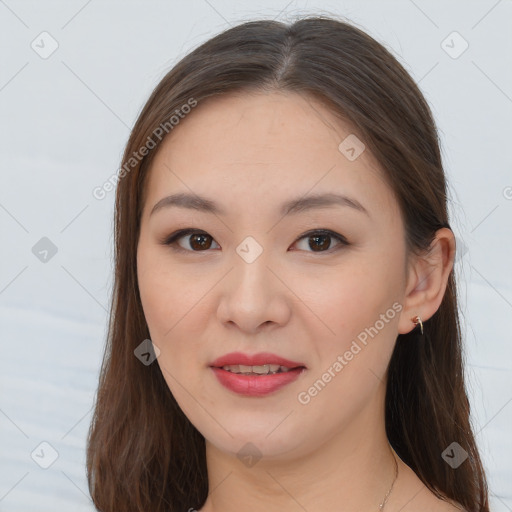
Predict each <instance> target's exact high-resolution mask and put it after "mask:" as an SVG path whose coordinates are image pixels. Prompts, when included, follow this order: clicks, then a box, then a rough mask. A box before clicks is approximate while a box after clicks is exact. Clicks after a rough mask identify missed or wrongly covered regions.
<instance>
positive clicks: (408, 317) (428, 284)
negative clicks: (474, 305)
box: [398, 228, 455, 334]
mask: <svg viewBox="0 0 512 512" xmlns="http://www.w3.org/2000/svg"><path fill="white" fill-rule="evenodd" d="M454 258H455V236H454V234H453V232H452V230H451V229H449V228H441V229H439V230H438V231H437V232H436V236H435V238H434V240H433V241H432V244H431V245H430V248H429V250H428V251H427V253H426V254H424V255H422V256H414V257H413V258H412V261H411V263H410V265H409V269H408V276H407V286H406V290H405V298H404V304H403V306H404V307H403V309H402V311H401V313H400V321H399V323H398V332H399V334H407V333H408V332H410V331H412V330H413V329H414V328H415V327H416V324H415V323H414V322H413V319H414V318H415V317H416V315H418V316H419V317H420V318H421V321H422V322H423V323H425V321H426V320H428V319H429V318H430V317H431V316H432V315H433V314H434V313H435V312H436V311H437V310H438V308H439V306H440V305H441V302H442V300H443V297H444V293H445V290H446V285H447V283H448V278H449V276H450V272H451V271H452V269H453V262H454Z"/></svg>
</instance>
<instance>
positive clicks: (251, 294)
mask: <svg viewBox="0 0 512 512" xmlns="http://www.w3.org/2000/svg"><path fill="white" fill-rule="evenodd" d="M271 253H272V251H270V250H267V249H265V248H264V247H263V245H262V244H261V243H259V242H258V241H257V240H256V239H255V238H254V237H252V236H248V237H246V238H245V239H244V240H242V242H241V243H240V244H239V245H238V246H237V247H236V248H235V252H234V254H233V257H232V260H231V263H232V264H231V265H230V266H231V267H234V268H232V271H231V272H230V273H229V274H230V275H229V276H226V277H227V282H226V285H225V287H224V289H223V292H222V300H221V303H220V305H219V315H220V318H221V320H222V321H223V322H229V321H231V322H233V323H235V324H237V325H238V326H239V327H240V328H241V329H243V330H246V331H253V330H255V329H257V327H258V326H259V325H262V324H265V323H267V322H269V321H273V322H277V323H282V322H283V321H285V320H286V318H287V317H288V315H289V311H288V307H287V305H286V300H285V297H284V296H283V292H284V290H283V289H282V285H281V284H280V282H279V279H277V278H276V276H274V274H273V272H272V271H271V270H270V268H272V262H271V257H270V256H271ZM269 267H270V268H269ZM280 287H281V289H280Z"/></svg>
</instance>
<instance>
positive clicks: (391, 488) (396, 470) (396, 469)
mask: <svg viewBox="0 0 512 512" xmlns="http://www.w3.org/2000/svg"><path fill="white" fill-rule="evenodd" d="M393 460H394V461H395V479H394V480H393V483H392V484H391V487H390V488H389V491H388V492H387V493H386V496H384V501H383V502H382V503H381V504H380V505H379V512H381V511H382V510H384V505H385V504H386V502H387V501H388V498H389V495H390V494H391V491H392V490H393V486H394V485H395V482H396V479H397V478H398V464H397V462H396V457H395V454H394V453H393Z"/></svg>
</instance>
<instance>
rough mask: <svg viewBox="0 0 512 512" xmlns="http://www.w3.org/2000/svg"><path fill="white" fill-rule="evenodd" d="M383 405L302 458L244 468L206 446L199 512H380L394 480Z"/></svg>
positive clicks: (365, 412) (368, 410) (230, 456)
mask: <svg viewBox="0 0 512 512" xmlns="http://www.w3.org/2000/svg"><path fill="white" fill-rule="evenodd" d="M383 399H384V395H383V392H382V393H377V394H376V395H375V400H376V401H377V403H370V404H368V406H367V407H366V408H365V409H364V410H362V411H361V413H360V414H359V415H358V417H357V418H356V419H354V420H352V421H351V423H350V424H348V425H346V426H345V428H344V429H342V431H340V432H337V433H336V434H335V435H334V436H333V437H332V438H330V439H326V440H325V441H324V442H323V444H321V445H320V446H317V447H316V448H315V449H314V450H312V451H311V452H310V453H308V454H307V455H303V456H301V457H293V456H291V455H289V456H288V457H287V458H283V457H281V458H279V459H277V458H273V459H271V458H266V457H263V458H262V459H260V460H259V461H258V462H257V463H256V464H255V465H253V466H252V467H245V466H244V465H243V464H242V463H241V462H240V460H238V458H237V457H236V454H230V453H226V452H224V451H220V450H218V449H217V448H216V447H215V446H214V445H212V444H211V443H210V442H208V441H207V442H206V458H207V465H208V480H209V489H210V491H209V495H208V498H207V500H206V503H205V505H204V507H203V508H202V509H201V512H239V511H240V510H245V511H247V512H250V511H259V510H261V509H262V504H264V505H265V506H264V508H265V511H267V512H278V511H279V512H281V511H282V510H289V509H290V505H293V506H294V507H295V508H296V509H297V510H300V508H302V509H303V510H308V511H311V512H313V511H315V510H350V511H355V510H358V511H359V510H365V511H366V510H367V511H369V512H372V511H374V512H379V510H380V509H379V505H380V504H381V503H382V501H383V500H384V498H385V496H386V494H387V493H388V491H389V489H390V487H391V485H392V484H393V481H394V480H395V475H396V472H395V470H396V466H395V455H394V452H393V450H392V448H391V446H390V445H389V442H388V440H387V436H386V432H385V423H384V405H383V404H384V400H383ZM378 404H380V406H379V405H378ZM396 459H398V456H396ZM397 462H398V460H397ZM391 498H392V494H390V495H389V498H388V500H391ZM388 504H389V501H388ZM388 504H386V505H385V507H384V509H385V510H386V511H387V510H389V508H388Z"/></svg>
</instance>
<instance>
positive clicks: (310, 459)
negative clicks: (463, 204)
mask: <svg viewBox="0 0 512 512" xmlns="http://www.w3.org/2000/svg"><path fill="white" fill-rule="evenodd" d="M351 133H354V132H353V130H351V129H350V127H348V126H346V125H344V124H343V123H341V122H340V120H339V119H337V118H335V117H333V116H332V114H331V113H330V112H329V111H327V110H326V109H325V108H324V107H323V106H322V105H320V104H319V103H316V102H315V101H314V100H311V99H307V98H305V97H302V96H299V95H297V94H293V93H286V94H285V93H282V92H271V93H255V94H247V93H244V94H243V95H233V94H232V95H228V96H222V97H217V98H213V99H212V98H210V99H208V100H206V101H204V102H202V103H201V104H200V105H198V106H197V107H196V108H195V109H194V111H193V113H191V114H189V115H188V116H187V117H186V118H185V119H184V120H183V121H181V123H180V124H179V125H178V126H177V127H175V128H174V130H173V131H172V132H171V134H170V135H169V137H167V138H166V140H165V141H164V142H163V144H162V146H161V148H160V149H159V151H158V153H157V155H156V158H155V160H154V161H153V164H152V166H151V169H150V173H149V180H148V182H147V188H146V191H145V192H146V195H145V201H144V209H143V213H142V219H141V230H140V237H139V244H138V252H137V265H138V267H137V272H138V280H139V288H140V293H141V300H142V304H143V309H144V314H145V317H146V320H147V323H148V327H149V330H150V333H151V339H152V340H153V343H154V344H155V345H156V346H157V347H158V348H159V350H160V355H159V357H158V359H157V361H158V364H159V365H160V368H161V370H162V373H163V376H164V377H165V380H166V382H167V384H168V386H169V388H170V390H171V391H172V393H173V395H174V396H175V398H176V400H177V402H178V404H179V405H180V407H181V408H182V410H183V411H184V413H185V414H186V415H187V417H188V418H189V419H190V421H191V422H192V423H193V424H194V425H195V427H196V428H197V429H198V430H199V431H200V432H201V434H202V435H203V436H204V437H205V439H206V450H207V451H206V454H207V463H208V478H209V485H210V494H209V496H208V499H207V501H206V503H205V504H204V507H203V508H202V509H201V512H221V511H222V512H235V511H236V512H238V511H239V510H245V511H256V510H261V509H262V504H264V509H265V510H266V511H268V512H274V511H282V510H290V511H292V510H297V511H299V510H304V509H305V510H307V511H311V512H312V511H315V510H326V511H333V510H341V506H342V505H343V510H346V511H356V510H357V511H359V510H361V511H363V510H365V511H366V510H368V511H370V510H378V505H379V504H380V503H381V502H382V500H383V499H384V496H385V495H386V493H387V491H388V490H389V488H390V486H391V484H392V482H393V479H394V476H395V466H394V459H393V458H394V457H396V460H397V462H398V465H399V466H398V467H399V475H398V479H397V480H396V482H395V484H394V488H393V492H392V493H391V495H390V496H389V499H388V501H387V503H386V506H385V510H386V512H393V511H398V510H401V511H402V512H412V511H416V510H417V511H420V510H421V511H422V512H423V511H424V510H429V511H451V510H458V508H455V506H454V505H453V504H449V503H447V502H444V501H441V500H439V499H438V498H436V497H435V496H434V495H433V494H432V493H431V492H430V491H429V490H428V489H427V488H426V487H425V486H424V485H423V483H422V482H421V481H420V480H419V478H418V477H417V476H416V475H415V473H414V472H413V471H412V470H411V469H410V468H409V467H408V466H407V465H405V464H404V463H403V462H402V461H401V460H400V459H399V457H398V456H397V455H396V454H395V453H394V451H392V450H391V447H390V445H389V443H388V441H387V437H386V433H385V426H384V425H385V424H384V398H385V390H386V368H387V365H388V363H389V360H390V357H391V354H392V351H393V348H394V344H395V342H396V338H397V336H398V334H403V333H407V332H409V331H411V330H412V329H414V328H415V327H416V326H415V324H414V323H413V321H412V318H414V317H415V316H416V315H420V317H421V318H422V320H423V322H425V321H426V320H428V319H429V318H430V317H431V316H432V315H433V314H434V313H435V312H436V311H437V309H438V308H439V306H440V304H441V300H442V298H443V295H444V292H445V289H446V284H447V280H448V277H449V274H450V271H451V270H452V267H453V258H454V251H455V242H454V236H453V233H452V232H451V231H450V230H449V229H441V230H439V231H438V232H437V236H436V238H435V240H434V242H433V245H432V250H431V251H430V252H429V253H428V255H425V256H424V257H421V258H418V257H415V258H413V257H412V256H409V258H407V254H406V247H405V232H404V225H403V222H402V218H401V215H400V211H399V208H398V204H397V202H396V200H395V199H394V196H393V195H392V192H391V190H390V189H389V187H388V186H387V184H386V182H385V180H384V178H383V174H382V172H381V171H380V169H379V166H378V164H377V162H376V161H375V160H374V159H373V157H372V155H371V154H370V153H369V151H368V150H365V151H363V152H362V154H361V155H360V156H359V157H358V158H356V159H355V160H354V161H350V160H349V159H347V158H346V156H345V155H344V154H342V153H341V152H340V151H339V150H338V145H339V144H340V142H341V141H343V140H344V139H345V137H347V135H349V134H351ZM333 191H336V192H339V193H344V194H346V195H348V196H350V197H352V198H355V199H357V200H358V201H359V202H360V203H361V204H362V205H363V206H364V207H365V208H366V209H367V211H368V213H369V215H365V214H364V213H362V212H359V211H357V210H355V209H352V208H349V207H343V206H331V207H326V208H322V209H315V210H310V211H305V212H301V213H298V214H288V215H285V216H284V217H283V216H282V215H280V214H279V213H278V207H279V205H281V203H282V202H284V201H286V200H288V199H291V198H296V197H302V196H304V195H309V194H312V193H322V192H333ZM176 192H185V193H187V192H193V193H195V194H199V195H202V196H207V197H208V198H210V199H212V200H214V201H215V202H217V203H219V204H220V206H221V207H223V208H224V209H225V210H226V215H214V214H211V213H206V212H199V211H195V210H190V209H185V208H178V207H172V208H168V209H161V210H160V211H158V212H156V213H154V214H153V215H150V212H151V209H152V208H153V206H154V205H155V204H156V203H157V202H158V201H159V200H160V199H162V198H163V197H165V196H167V195H169V194H171V193H176ZM188 227H190V228H195V229H197V230H200V231H204V232H206V233H207V235H209V236H210V237H207V238H206V241H207V245H206V249H203V250H201V249H200V248H199V249H198V247H199V244H198V243H197V240H195V239H194V236H191V235H187V236H184V237H183V238H181V239H180V240H179V241H178V242H177V243H176V244H175V245H176V246H178V247H180V248H181V249H182V250H183V251H184V252H176V251H174V250H173V249H172V247H171V246H166V245H164V244H163V243H162V240H164V239H165V238H166V237H168V236H169V235H170V234H172V233H173V232H175V231H177V230H178V229H184V228H188ZM314 229H328V230H331V231H333V232H335V233H338V234H340V235H342V236H343V237H345V238H346V240H347V241H348V242H349V245H347V246H344V245H341V244H340V242H337V241H336V239H335V238H331V239H329V238H328V239H327V240H326V242H325V244H326V245H325V246H322V243H321V242H320V244H318V243H317V244H316V245H315V241H314V240H311V239H310V238H308V236H306V237H305V238H301V239H300V240H298V239H299V238H300V237H301V236H302V235H303V234H304V233H305V232H307V231H310V230H314ZM247 236H251V237H253V238H254V239H255V240H256V241H257V242H258V244H259V245H260V246H261V248H262V249H263V252H262V253H261V255H260V256H259V257H258V258H257V259H256V260H255V261H253V262H252V263H248V262H247V261H245V260H244V259H243V258H241V257H240V256H239V254H238V253H237V252H236V248H237V247H238V246H239V244H240V243H241V242H242V241H243V240H244V239H245V238H246V237H247ZM329 240H330V242H331V243H330V245H329ZM191 242H192V245H191ZM194 242H195V245H194ZM208 244H210V245H208ZM187 251H188V252H187ZM393 303H398V304H400V305H401V306H402V308H401V311H400V312H396V314H395V315H394V318H388V321H387V322H386V323H384V327H383V328H381V329H380V330H379V331H378V334H377V335H374V336H373V338H371V337H370V338H369V339H368V343H367V345H365V346H363V348H362V350H361V351H360V352H358V353H357V355H355V356H354V357H353V358H352V360H350V361H348V364H346V365H345V366H344V367H343V369H342V371H340V372H338V373H337V374H336V376H335V377H334V378H332V379H331V381H330V382H329V383H328V384H327V385H326V386H325V387H324V388H323V389H322V390H321V392H319V393H318V394H317V395H316V396H314V397H312V398H311V400H310V401H309V403H307V404H302V403H300V402H299V401H298V398H297V397H298V394H299V393H300V392H304V391H307V390H308V388H310V387H311V385H312V384H313V383H314V382H315V381H316V380H317V379H319V378H321V377H322V374H324V373H325V371H326V369H327V368H329V367H332V365H333V363H334V362H335V361H336V360H337V357H338V356H339V355H340V354H341V355H343V354H344V353H345V352H346V351H347V350H348V349H349V348H350V346H351V343H352V342H353V341H354V340H356V339H357V335H358V334H359V333H361V332H362V331H364V329H365V328H367V327H370V326H374V325H375V324H376V321H377V320H378V319H379V318H381V316H380V315H381V314H386V311H388V310H389V309H390V308H392V305H393ZM389 316H390V314H389V315H388V317H389ZM232 351H242V352H247V353H250V354H253V353H257V352H262V351H265V352H273V353H276V354H278V355H280V356H283V357H285V358H288V359H291V360H294V361H299V362H303V363H304V364H305V365H306V366H307V370H306V371H305V372H304V373H303V374H302V375H301V376H300V377H299V378H298V379H297V380H296V381H294V382H293V383H291V384H289V385H287V386H285V387H284V388H282V389H280V390H278V391H277V392H274V393H273V394H270V395H267V396H265V397H244V396H241V395H237V394H235V393H233V392H231V391H230V390H228V389H226V388H224V387H223V386H222V385H221V384H220V383H219V382H218V381H217V379H216V378H215V376H214V375H213V372H212V370H211V368H209V365H210V364H211V362H212V361H213V360H214V359H216V358H217V357H219V356H221V355H223V354H226V353H228V352H232ZM248 442H251V443H252V444H253V445H254V446H256V447H257V449H258V450H259V452H260V453H261V455H262V457H261V459H259V460H258V461H257V463H256V464H254V465H252V466H251V467H249V466H248V465H246V464H244V463H242V462H241V461H240V460H239V458H238V457H237V454H238V453H239V451H240V450H241V449H242V447H244V445H245V444H246V443H248Z"/></svg>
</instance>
